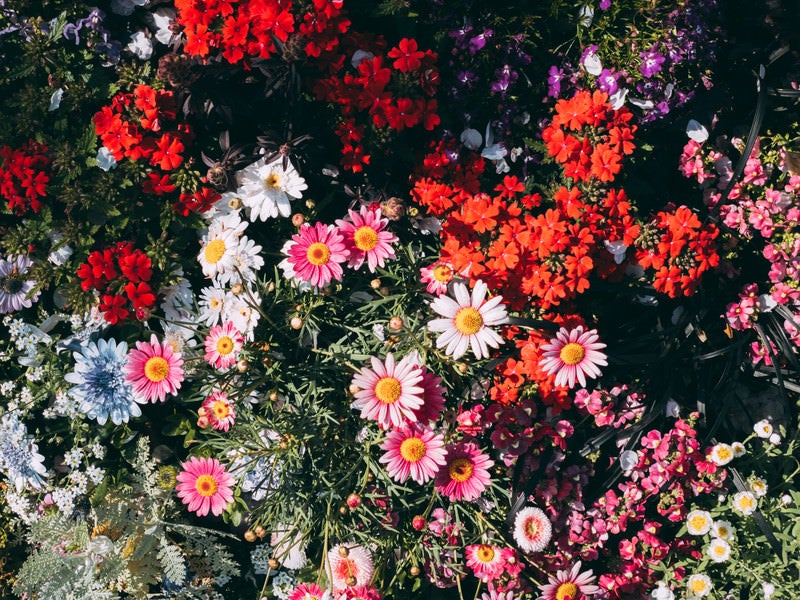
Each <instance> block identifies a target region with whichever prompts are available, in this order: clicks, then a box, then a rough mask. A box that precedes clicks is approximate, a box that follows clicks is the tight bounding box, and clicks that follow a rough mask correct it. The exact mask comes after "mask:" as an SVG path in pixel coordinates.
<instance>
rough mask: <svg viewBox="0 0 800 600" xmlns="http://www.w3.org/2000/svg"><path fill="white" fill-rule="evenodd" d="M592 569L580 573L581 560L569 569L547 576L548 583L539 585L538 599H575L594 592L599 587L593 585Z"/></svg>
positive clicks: (597, 590)
mask: <svg viewBox="0 0 800 600" xmlns="http://www.w3.org/2000/svg"><path fill="white" fill-rule="evenodd" d="M594 580H595V577H594V574H593V573H592V571H584V572H583V573H581V562H580V561H578V562H576V563H575V564H574V565H572V569H570V570H569V571H566V570H563V571H562V570H559V571H558V572H557V573H556V575H555V577H554V576H552V575H550V576H548V583H546V584H545V585H543V586H541V588H540V589H541V592H542V595H541V596H539V600H567V598H570V599H571V600H577V599H578V598H581V599H582V598H584V597H587V596H591V595H592V594H596V593H597V592H599V591H600V588H599V587H598V586H596V585H594Z"/></svg>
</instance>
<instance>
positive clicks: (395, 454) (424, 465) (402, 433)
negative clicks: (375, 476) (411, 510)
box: [379, 425, 445, 484]
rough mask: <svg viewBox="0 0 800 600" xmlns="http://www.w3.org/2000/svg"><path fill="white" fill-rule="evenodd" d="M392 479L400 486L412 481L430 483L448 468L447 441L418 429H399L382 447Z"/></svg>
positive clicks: (392, 433) (436, 434)
mask: <svg viewBox="0 0 800 600" xmlns="http://www.w3.org/2000/svg"><path fill="white" fill-rule="evenodd" d="M381 449H382V450H385V451H386V453H385V454H384V455H383V456H381V457H380V459H379V461H380V462H382V463H385V464H386V472H387V473H388V474H389V477H391V478H392V479H394V480H395V481H397V482H399V483H405V481H406V480H407V479H408V478H409V477H411V479H413V480H414V481H416V482H417V483H419V484H423V483H425V482H427V481H430V480H431V479H433V478H434V477H435V476H436V473H438V471H439V468H440V467H441V465H443V464H444V456H445V450H444V437H443V436H442V434H440V433H434V432H433V431H430V430H428V429H423V428H421V427H418V426H416V425H410V426H408V427H405V428H401V429H395V430H393V431H391V432H389V434H388V435H387V436H386V440H385V441H384V442H383V443H382V444H381Z"/></svg>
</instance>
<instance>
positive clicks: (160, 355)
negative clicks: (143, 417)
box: [125, 334, 183, 404]
mask: <svg viewBox="0 0 800 600" xmlns="http://www.w3.org/2000/svg"><path fill="white" fill-rule="evenodd" d="M125 380H126V381H127V382H128V383H130V384H131V385H132V386H133V393H134V396H135V399H136V401H137V402H139V403H140V404H145V403H147V402H155V401H156V400H160V401H161V402H164V401H165V400H166V397H167V394H177V393H178V390H179V389H180V387H181V382H182V381H183V358H181V354H180V352H175V351H173V349H172V346H170V345H169V344H164V345H163V346H162V345H161V344H159V342H158V338H157V337H156V336H155V334H153V335H152V336H151V337H150V343H147V342H136V349H135V350H131V351H130V352H129V353H128V364H127V365H126V366H125Z"/></svg>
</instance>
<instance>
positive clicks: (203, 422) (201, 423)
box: [197, 416, 210, 429]
mask: <svg viewBox="0 0 800 600" xmlns="http://www.w3.org/2000/svg"><path fill="white" fill-rule="evenodd" d="M209 425H210V421H209V420H208V417H206V416H202V417H197V426H198V427H199V428H200V429H205V428H206V427H208V426H209Z"/></svg>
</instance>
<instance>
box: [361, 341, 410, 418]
mask: <svg viewBox="0 0 800 600" xmlns="http://www.w3.org/2000/svg"><path fill="white" fill-rule="evenodd" d="M370 362H371V363H372V369H367V368H364V369H361V372H360V373H358V374H356V376H355V377H353V384H354V385H355V386H357V387H358V388H359V389H358V391H357V392H356V393H355V400H353V404H352V407H353V408H355V409H359V410H361V418H362V419H371V420H373V421H377V422H378V425H380V426H381V428H382V429H389V428H391V427H401V426H403V425H404V424H405V423H406V422H411V423H413V422H415V421H416V420H417V417H416V415H415V413H414V411H416V410H418V409H419V407H420V406H421V405H422V393H423V389H422V388H421V387H420V382H421V381H422V371H421V369H420V368H419V365H418V364H417V363H416V362H415V361H414V360H413V359H412V358H411V357H410V356H406V357H405V358H404V359H403V360H401V361H400V362H399V363H397V364H395V361H394V356H393V355H392V354H387V355H386V362H385V363H382V362H381V361H380V360H378V359H377V358H375V357H374V356H373V357H372V358H371V359H370Z"/></svg>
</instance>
